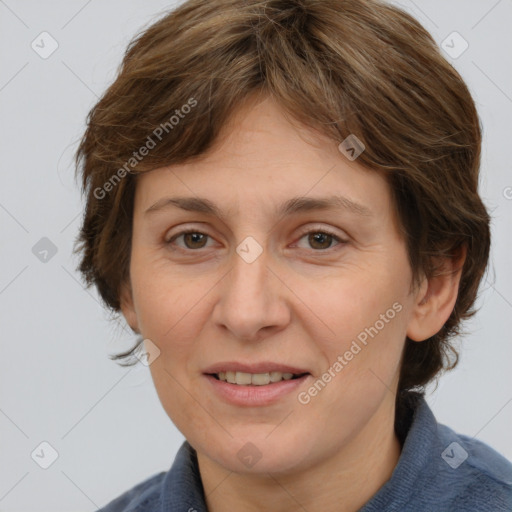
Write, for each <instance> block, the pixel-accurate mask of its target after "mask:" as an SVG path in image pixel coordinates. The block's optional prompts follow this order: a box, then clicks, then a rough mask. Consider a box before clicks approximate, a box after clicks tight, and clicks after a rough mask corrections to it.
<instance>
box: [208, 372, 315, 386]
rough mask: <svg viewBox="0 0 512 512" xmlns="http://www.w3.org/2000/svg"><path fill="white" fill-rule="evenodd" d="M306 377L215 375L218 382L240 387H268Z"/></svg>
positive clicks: (274, 374) (223, 373)
mask: <svg viewBox="0 0 512 512" xmlns="http://www.w3.org/2000/svg"><path fill="white" fill-rule="evenodd" d="M303 375H306V374H304V373H302V374H293V373H283V372H267V373H247V372H239V371H227V372H219V373H215V374H213V376H214V377H215V378H217V379H218V380H221V381H224V382H229V383H230V384H238V385H239V386H266V385H267V384H272V383H274V382H281V381H282V380H292V379H298V378H300V377H302V376H303Z"/></svg>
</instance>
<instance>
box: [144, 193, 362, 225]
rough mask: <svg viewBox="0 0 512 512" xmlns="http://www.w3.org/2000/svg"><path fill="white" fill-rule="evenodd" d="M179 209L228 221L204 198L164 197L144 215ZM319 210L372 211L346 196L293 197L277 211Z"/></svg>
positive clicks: (282, 214)
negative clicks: (168, 209)
mask: <svg viewBox="0 0 512 512" xmlns="http://www.w3.org/2000/svg"><path fill="white" fill-rule="evenodd" d="M169 207H177V208H181V209H182V210H186V211H190V212H199V213H205V214H208V215H214V216H216V217H218V218H219V219H221V220H226V219H227V217H228V215H227V213H223V212H222V211H221V209H220V208H219V207H218V206H217V205H215V204H214V203H212V202H211V201H210V200H208V199H205V198H202V197H163V198H162V199H159V200H158V201H157V202H156V203H154V204H153V205H152V206H150V207H149V208H148V209H147V210H146V211H145V212H144V215H147V214H150V213H154V212H157V211H161V210H164V209H167V208H169ZM318 210H345V211H348V212H351V213H354V214H356V215H359V216H371V215H372V211H371V210H370V209H369V208H368V207H367V206H364V205H362V204H360V203H356V202H355V201H353V200H352V199H349V198H348V197H344V196H328V197H318V198H317V197H304V196H301V197H293V198H292V199H289V200H288V201H286V202H285V203H283V204H282V205H281V206H280V207H279V208H277V210H276V212H275V213H276V215H277V216H278V217H281V216H283V217H284V216H288V215H293V214H296V213H302V212H310V211H318Z"/></svg>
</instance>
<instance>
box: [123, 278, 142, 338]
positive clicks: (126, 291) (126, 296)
mask: <svg viewBox="0 0 512 512" xmlns="http://www.w3.org/2000/svg"><path fill="white" fill-rule="evenodd" d="M119 302H120V305H121V311H122V312H123V316H124V318H125V320H126V322H127V324H128V325H129V326H130V327H131V328H132V330H133V331H134V332H136V333H138V334H140V331H139V323H138V320H137V313H136V312H135V306H134V303H133V293H132V287H131V284H130V283H129V282H125V283H123V284H122V285H121V297H120V301H119Z"/></svg>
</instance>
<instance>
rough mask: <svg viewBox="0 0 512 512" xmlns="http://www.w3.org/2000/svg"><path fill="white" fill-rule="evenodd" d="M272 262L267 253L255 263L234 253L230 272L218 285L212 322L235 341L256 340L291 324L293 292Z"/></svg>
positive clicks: (242, 255)
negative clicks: (217, 295) (291, 298)
mask: <svg viewBox="0 0 512 512" xmlns="http://www.w3.org/2000/svg"><path fill="white" fill-rule="evenodd" d="M251 249H252V248H251ZM271 260H272V258H271V254H269V251H268V250H263V252H262V253H261V254H259V256H257V258H256V259H254V260H252V258H250V257H249V258H247V257H246V255H244V253H243V252H240V253H238V252H235V251H233V256H232V266H231V270H230V271H229V272H228V273H227V274H226V276H225V277H224V278H223V279H222V281H221V282H220V283H219V288H218V293H219V299H218V301H217V302H216V304H215V306H214V309H213V312H212V320H213V321H214V322H215V324H216V325H218V326H220V327H221V328H222V329H227V330H228V331H230V333H231V335H232V337H233V338H235V339H240V340H245V341H257V340H259V339H261V338H262V337H266V336H268V335H270V334H274V333H276V332H278V331H280V330H282V329H284V328H285V327H286V326H287V325H288V323H289V322H290V318H291V313H290V307H289V301H288V294H289V293H290V291H289V289H288V288H287V287H286V285H285V284H283V279H282V277H280V276H279V271H278V270H277V269H278V265H273V264H272V261H271ZM271 267H273V268H271Z"/></svg>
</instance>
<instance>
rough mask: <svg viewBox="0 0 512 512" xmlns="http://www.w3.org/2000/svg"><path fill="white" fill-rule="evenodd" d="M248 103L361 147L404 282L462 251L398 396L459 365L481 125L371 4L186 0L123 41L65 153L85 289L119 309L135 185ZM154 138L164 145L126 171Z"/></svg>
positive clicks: (430, 50)
mask: <svg viewBox="0 0 512 512" xmlns="http://www.w3.org/2000/svg"><path fill="white" fill-rule="evenodd" d="M253 93H258V94H265V95H269V96H271V97H273V98H274V99H275V100H276V101H277V102H278V104H279V105H280V106H282V107H283V109H284V110H285V112H287V113H288V114H289V115H290V116H291V118H292V119H294V120H296V121H298V122H300V123H302V124H303V125H305V126H308V127H311V128H314V129H317V130H319V131H320V132H322V133H323V134H325V135H327V136H329V137H330V138H332V139H333V140H334V141H338V142H341V141H342V140H344V139H345V138H346V137H347V136H348V135H349V134H355V135H356V136H357V137H358V138H359V139H360V140H361V141H362V142H363V143H364V144H365V146H366V150H365V151H364V152H363V153H362V154H361V155H360V156H359V158H358V163H360V164H362V165H364V166H366V167H368V168H369V169H373V170H376V171H381V172H383V173H385V175H386V176H387V178H388V181H389V184H390V186H391V190H392V194H393V198H394V203H395V207H396V210H397V213H398V218H399V220H400V224H401V228H402V230H403V235H404V238H405V240H406V244H407V250H408V256H409V260H410V263H411V268H412V271H413V276H414V281H415V282H417V280H418V278H419V276H420V275H421V274H422V273H424V274H425V275H427V277H430V276H432V275H433V274H434V273H435V272H436V271H437V269H436V264H435V263H436V262H438V261H440V259H441V258H443V257H452V256H454V255H456V254H457V253H458V252H460V250H461V248H465V249H466V259H465V262H464V266H463V269H462V276H461V281H460V285H459V294H458V298H457V301H456V304H455V307H454V309H453V312H452V314H451V315H450V317H449V319H448V320H447V322H446V324H445V325H444V327H443V328H442V329H441V331H440V332H438V333H437V334H436V335H434V336H432V337H431V338H430V339H428V340H426V341H424V342H422V343H415V342H412V341H411V340H409V339H407V340H406V342H405V349H404V353H403V362H402V367H401V374H400V381H399V393H398V396H400V394H401V393H402V392H404V391H407V390H411V389H413V388H416V389H420V390H421V389H423V388H424V386H425V385H426V384H427V383H428V382H429V381H431V380H432V379H433V378H434V377H435V376H436V375H437V374H438V373H439V372H440V371H441V370H443V368H452V367H454V366H455V364H456V363H457V359H458V357H457V352H456V351H455V350H454V349H453V345H452V342H451V339H452V338H453V337H454V336H455V335H456V334H459V332H460V324H461V320H464V319H466V318H468V317H470V316H471V315H472V314H474V309H472V308H473V305H474V301H475V298H476V294H477V291H478V287H479V283H480V281H481V278H482V276H483V274H484V271H485V269H486V266H487V261H488V256H489V247H490V230H489V220H490V219H489V215H488V213H487V210H486V208H485V206H484V204H483V203H482V200H481V198H480V197H479V194H478V177H479V166H480V146H481V128H480V122H479V118H478V115H477V112H476V109H475V105H474V102H473V100H472V98H471V95H470V93H469V91H468V89H467V87H466V85H465V83H464V81H463V80H462V78H461V76H460V75H459V74H458V73H457V71H456V70H455V69H454V68H453V67H452V66H451V65H450V64H449V63H448V62H447V61H446V60H445V59H444V58H443V56H442V55H441V53H440V51H439V48H438V47H437V45H436V43H435V41H434V40H433V39H432V37H431V36H430V34H429V33H428V32H427V31H426V30H425V29H424V28H423V27H422V26H421V25H420V24H419V23H418V22H417V21H416V20H415V19H414V18H413V17H411V16H410V15H408V14H407V13H405V12H404V11H402V10H400V9H399V8H397V7H394V6H391V5H388V4H385V3H381V2H378V1H376V0H344V1H341V0H322V1H318V0H264V1H263V0H207V1H205V0H189V1H187V2H185V3H183V4H182V5H180V6H179V7H178V8H176V9H175V10H174V11H171V12H170V13H169V14H167V15H165V16H164V17H163V18H161V19H160V20H158V21H157V22H156V23H154V24H153V25H151V26H150V27H149V28H148V29H147V30H145V31H143V32H142V33H140V34H139V35H138V36H137V37H136V38H134V40H133V41H132V42H131V43H130V45H129V46H128V48H127V51H126V54H125V57H124V60H123V63H122V66H121V68H120V70H119V73H118V76H117V78H116V80H115V81H114V83H113V84H112V85H111V86H110V87H109V88H108V90H107V91H106V92H105V94H104V95H103V97H102V98H101V99H100V101H99V102H98V103H97V104H96V105H95V106H94V108H93V109H92V110H91V111H90V113H89V116H88V119H87V128H86V131H85V134H84V136H83V138H82V140H81V143H80V146H79V148H78V151H77V154H76V163H77V172H78V170H79V169H81V172H82V190H83V192H84V193H85V194H86V198H87V203H86V209H85V215H84V219H83V225H82V227H81V230H80V233H79V236H78V238H77V247H75V251H78V252H81V262H80V265H79V270H80V272H81V273H82V274H83V276H84V278H85V280H86V282H87V285H88V286H90V285H92V284H94V285H95V286H96V287H97V289H98V291H99V293H100V295H101V297H102V299H103V300H104V302H105V304H106V305H107V306H108V307H110V308H111V309H112V310H114V311H115V312H119V310H120V290H121V285H122V284H123V283H126V282H129V262H130V250H131V233H132V218H133V199H134V192H135V186H136V181H137V180H136V178H137V174H138V173H139V172H144V171H147V170H150V169H154V168H157V167H159V166H164V165H170V164H175V163H182V162H185V161H187V160H190V159H192V158H195V157H199V156H200V155H201V154H204V153H205V152H206V151H207V150H208V149H209V148H210V147H211V146H212V144H213V143H214V142H215V140H216V138H217V136H218V134H219V132H220V130H221V129H222V127H223V126H224V124H225V123H226V122H227V120H228V118H229V116H230V114H232V113H233V111H234V109H235V108H236V107H237V106H238V105H240V104H241V102H242V101H243V100H245V99H246V98H248V97H249V95H251V94H253ZM193 102H195V104H194V107H193V108H189V109H188V110H187V112H188V113H187V114H186V115H183V116H179V114H178V111H179V112H181V113H183V112H185V109H184V108H183V110H181V107H182V106H184V105H187V104H188V105H192V103H193ZM178 109H179V110H178ZM173 116H174V117H176V118H177V117H178V116H179V120H178V124H175V123H173V122H172V121H171V118H172V117H173ZM159 127H160V131H161V132H162V134H163V128H162V127H165V128H166V129H165V131H166V133H165V136H164V137H162V138H161V140H159V141H158V144H156V146H155V147H154V148H152V149H151V150H150V151H149V152H147V154H146V156H144V158H141V159H140V160H139V159H137V160H135V159H134V155H135V150H137V149H138V148H142V147H143V146H146V147H147V144H148V140H149V139H148V137H150V136H151V135H152V134H153V135H154V133H155V130H159ZM157 133H159V132H157ZM145 153H146V152H145ZM127 163H128V164H129V165H127ZM135 167H136V168H135ZM123 169H124V171H122V170H123ZM116 177H117V178H116ZM107 184H108V186H107ZM98 191H100V192H98ZM107 192H108V193H107ZM140 342H141V340H139V342H138V344H137V346H138V345H139V343H140ZM134 350H135V347H134V349H132V350H130V351H127V352H124V353H122V354H119V355H118V356H115V358H118V359H123V358H125V357H127V356H129V355H133V352H134ZM452 355H454V356H455V360H451V359H450V357H451V356H452ZM397 403H398V402H397Z"/></svg>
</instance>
